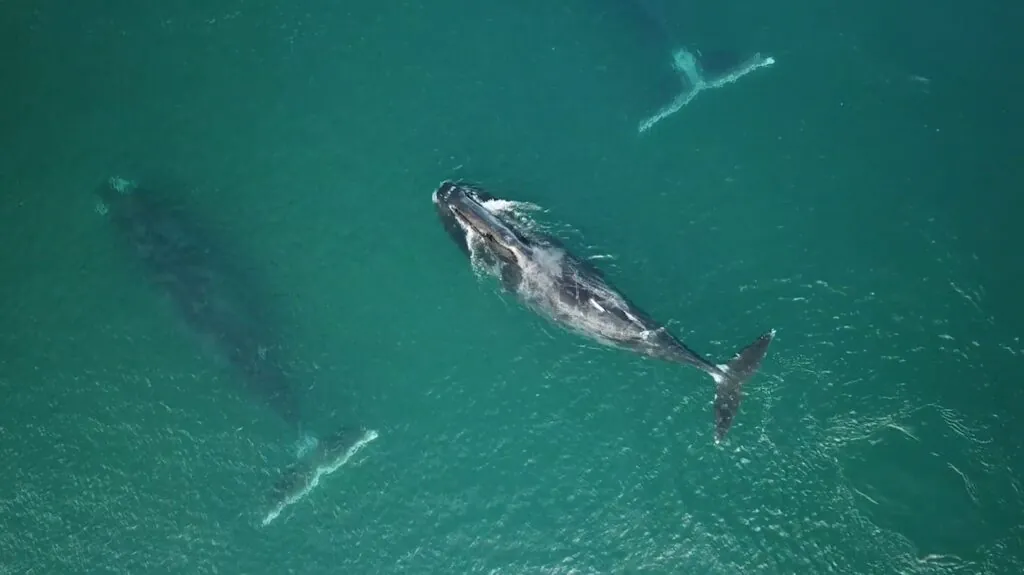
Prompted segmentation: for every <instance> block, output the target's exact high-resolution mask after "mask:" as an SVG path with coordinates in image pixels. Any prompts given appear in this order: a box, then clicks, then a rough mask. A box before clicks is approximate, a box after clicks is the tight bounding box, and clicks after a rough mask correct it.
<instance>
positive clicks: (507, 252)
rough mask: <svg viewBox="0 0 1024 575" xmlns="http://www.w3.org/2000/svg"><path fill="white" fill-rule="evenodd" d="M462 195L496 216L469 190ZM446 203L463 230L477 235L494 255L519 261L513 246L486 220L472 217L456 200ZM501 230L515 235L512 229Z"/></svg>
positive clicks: (480, 208)
mask: <svg viewBox="0 0 1024 575" xmlns="http://www.w3.org/2000/svg"><path fill="white" fill-rule="evenodd" d="M462 197H463V198H464V199H465V200H467V201H469V202H472V203H473V204H474V207H475V208H476V209H478V210H481V211H482V212H485V213H487V214H488V215H489V216H490V217H491V218H497V216H495V215H494V214H493V213H492V212H491V211H490V210H489V209H487V207H486V206H484V205H483V204H482V203H481V202H480V201H479V200H478V199H477V198H476V197H474V196H473V194H472V193H471V192H463V194H462ZM446 204H447V207H448V209H449V210H450V211H451V213H452V215H453V216H454V217H455V220H456V221H457V222H458V223H459V225H460V226H462V228H463V229H464V230H466V231H467V232H472V233H475V234H476V235H478V236H479V237H480V238H481V239H482V240H483V241H484V242H485V243H486V244H487V245H488V246H489V247H490V248H491V249H492V250H493V251H494V252H495V253H496V255H498V256H499V257H501V258H502V259H506V260H509V261H511V262H517V263H518V262H519V259H520V258H519V254H518V253H517V250H516V249H515V248H514V246H511V245H508V241H507V238H503V237H502V234H501V233H498V232H496V231H495V230H494V229H492V227H491V226H489V225H487V223H488V222H486V221H484V219H483V218H480V217H473V216H472V215H471V214H470V213H467V212H468V210H465V209H463V207H462V206H460V205H458V202H451V201H449V202H446ZM497 225H500V224H497ZM503 231H505V233H506V234H507V235H511V236H512V237H516V234H515V232H514V231H513V230H503ZM517 239H518V238H517Z"/></svg>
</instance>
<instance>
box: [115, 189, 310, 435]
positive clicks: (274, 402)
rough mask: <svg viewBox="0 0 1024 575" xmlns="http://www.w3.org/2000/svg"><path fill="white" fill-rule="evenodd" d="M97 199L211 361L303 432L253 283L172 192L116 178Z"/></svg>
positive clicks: (292, 389) (264, 307)
mask: <svg viewBox="0 0 1024 575" xmlns="http://www.w3.org/2000/svg"><path fill="white" fill-rule="evenodd" d="M96 195H97V197H98V200H99V202H98V203H97V211H99V212H100V213H101V214H103V215H104V216H106V218H107V219H108V220H109V221H110V223H111V224H112V226H113V228H114V230H115V231H116V235H117V239H118V240H119V243H120V244H121V247H122V248H126V250H127V252H128V253H129V254H130V255H131V256H134V257H133V259H134V260H136V262H137V263H139V264H141V268H142V270H143V272H144V274H145V276H146V278H147V280H148V281H149V283H150V284H151V285H152V286H153V287H155V288H156V289H157V290H158V291H159V292H160V293H162V294H163V295H164V296H166V297H167V298H168V299H169V300H170V302H171V303H172V304H173V307H174V309H175V311H176V312H177V314H178V315H179V316H180V317H181V319H182V320H184V324H185V325H186V326H187V328H188V330H189V331H190V332H191V333H192V335H194V336H196V337H197V338H198V340H199V341H200V342H202V344H203V345H202V347H203V348H204V351H206V352H207V354H208V355H212V356H213V357H210V359H213V360H215V361H217V362H218V363H219V364H221V365H224V364H227V365H228V366H229V367H230V369H231V371H233V374H232V375H233V377H231V379H232V380H234V381H235V382H237V383H240V384H241V385H242V387H243V388H244V390H245V391H246V392H247V393H249V394H250V395H251V396H252V397H253V398H255V399H257V400H258V401H260V402H261V403H262V404H263V405H266V406H268V407H269V408H270V409H271V410H272V412H273V413H274V414H276V415H277V417H278V418H279V419H280V420H281V421H282V422H284V424H285V425H286V426H288V427H289V428H290V429H292V430H294V431H295V432H296V433H297V434H298V433H299V432H300V427H301V425H302V417H301V415H302V414H301V409H300V402H299V397H298V394H297V393H296V389H295V385H294V383H293V382H292V381H291V378H290V377H289V375H288V374H287V373H286V371H285V369H284V365H283V364H282V362H280V361H278V360H277V358H276V357H275V355H276V351H277V350H278V349H280V347H281V346H280V344H279V342H278V339H277V338H278V335H277V329H276V328H275V326H273V325H272V321H271V320H270V317H269V316H270V312H269V306H268V305H267V304H266V302H264V301H261V300H262V299H263V298H261V297H260V296H258V295H257V293H256V288H255V286H254V285H253V282H252V281H251V279H250V278H248V277H245V274H243V273H242V272H241V270H240V268H239V267H237V265H236V264H235V263H233V262H232V261H231V260H230V259H229V258H228V257H227V256H226V255H225V254H224V253H222V252H221V251H220V250H219V249H218V248H217V246H216V245H215V243H216V242H214V241H212V240H211V238H210V234H209V233H208V232H207V231H206V230H205V229H203V227H202V226H201V225H200V224H199V223H198V221H197V220H196V218H195V217H194V216H193V215H191V214H189V213H188V212H187V209H186V206H185V205H184V203H183V202H182V201H181V199H180V198H175V197H173V196H171V195H170V194H168V193H166V190H164V189H162V188H154V187H140V186H138V185H136V184H134V183H133V182H129V181H127V180H124V179H121V178H111V179H110V180H108V181H107V182H104V183H103V184H102V185H100V186H99V188H98V190H97V192H96Z"/></svg>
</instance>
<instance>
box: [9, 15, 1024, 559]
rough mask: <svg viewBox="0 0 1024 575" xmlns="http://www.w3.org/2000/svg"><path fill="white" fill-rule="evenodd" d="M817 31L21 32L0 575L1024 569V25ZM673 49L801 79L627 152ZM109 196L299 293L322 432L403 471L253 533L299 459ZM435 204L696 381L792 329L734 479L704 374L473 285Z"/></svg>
mask: <svg viewBox="0 0 1024 575" xmlns="http://www.w3.org/2000/svg"><path fill="white" fill-rule="evenodd" d="M804 4H805V3H801V4H799V5H797V4H795V3H794V5H793V6H786V5H773V6H768V5H762V6H757V7H746V8H742V9H741V8H738V7H729V8H709V7H704V8H699V9H694V10H693V12H687V11H686V10H684V9H683V8H681V7H680V6H676V5H674V4H669V3H658V2H655V1H653V0H652V1H649V2H647V3H646V4H644V5H643V6H639V5H636V4H629V3H625V2H614V1H612V0H605V1H603V2H598V1H586V2H584V1H582V0H570V1H565V2H541V1H539V0H533V1H527V2H517V3H502V4H499V3H481V2H455V1H442V2H430V3H426V2H404V3H370V2H363V3H358V4H355V5H351V6H349V5H343V4H339V3H329V2H320V1H312V0H304V1H299V2H292V3H288V4H287V5H285V4H281V3H271V2H253V1H251V0H249V1H244V2H241V1H238V0H235V1H225V2H214V3H210V2H203V3H200V2H184V1H177V2H166V3H161V4H160V6H159V7H155V6H144V5H140V4H139V3H134V2H109V3H106V4H105V5H104V6H103V7H102V8H100V7H94V6H88V5H85V4H81V5H79V4H73V5H69V4H67V3H57V2H34V3H28V2H7V3H2V4H0V11H2V12H3V13H4V16H3V18H0V38H2V39H0V42H2V47H3V53H5V54H8V55H11V54H16V55H17V58H10V57H9V58H8V59H6V62H7V65H6V66H5V67H4V68H3V69H2V70H0V74H2V76H0V82H2V84H0V85H3V86H5V89H4V90H2V91H0V109H2V110H3V113H2V114H0V121H2V126H3V130H2V132H0V133H2V134H3V143H4V147H3V153H2V154H0V185H2V190H3V192H4V199H3V206H4V208H3V210H2V212H0V230H2V233H3V239H4V240H5V241H4V246H5V249H3V251H2V254H3V257H2V259H0V266H2V267H0V271H2V272H3V283H2V284H0V289H2V291H0V302H2V303H0V314H2V315H0V318H2V320H3V326H4V329H3V330H2V331H0V393H2V397H3V401H4V402H3V407H2V413H3V418H2V420H0V461H3V465H2V466H0V573H16V574H22V573H33V574H34V573H46V574H53V573H133V574H134V573H146V574H151V573H152V574H161V573H245V574H254V575H259V574H264V573H266V574H280V573H296V574H307V573H308V574H319V573H346V574H349V573H371V574H372V573H517V574H518V573H702V574H703V573H730V574H731V573H857V574H862V573H957V574H960V573H972V574H973V573H1018V572H1020V571H1021V567H1022V565H1021V559H1020V556H1021V552H1022V544H1021V541H1022V537H1024V531H1022V526H1021V520H1020V517H1021V516H1022V513H1021V511H1022V508H1024V501H1022V495H1021V475H1022V469H1021V467H1022V464H1021V456H1022V453H1021V448H1020V445H1021V444H1020V441H1019V437H1020V436H1021V432H1022V428H1021V423H1020V420H1019V419H1016V418H1015V417H1016V415H1017V409H1018V406H1019V405H1020V404H1021V391H1020V385H1019V382H1020V379H1021V375H1022V373H1024V368H1022V366H1021V358H1022V356H1024V343H1022V342H1021V341H1020V339H1019V337H1020V335H1021V334H1020V331H1019V328H1018V325H1020V323H1021V321H1022V320H1024V310H1022V308H1021V307H1020V306H1019V305H1018V304H1017V294H1018V293H1019V286H1020V285H1021V281H1022V279H1024V274H1022V271H1021V266H1020V263H1019V258H1018V257H1017V256H1016V254H1015V252H1014V250H1013V249H1012V246H1014V245H1017V244H1018V243H1019V242H1020V238H1019V237H1020V233H1019V231H1018V229H1017V227H1016V220H1017V219H1018V218H1019V217H1020V215H1021V214H1022V213H1024V206H1022V205H1021V200H1020V198H1019V196H1018V195H1017V194H1015V193H1014V192H1015V190H1016V189H1017V188H1018V187H1019V184H1018V182H1019V181H1020V177H1021V176H1024V173H1022V168H1021V163H1020V162H1019V158H1020V155H1021V154H1020V147H1019V143H1018V142H1017V141H1016V140H1017V138H1015V137H1013V135H1012V134H1013V133H1019V130H1020V128H1022V127H1024V116H1022V114H1021V112H1020V111H1019V109H1017V107H1016V106H1015V105H1014V103H1015V102H1016V101H1017V100H1019V99H1020V96H1019V92H1020V91H1022V90H1024V85H1022V81H1021V78H1020V76H1019V75H1013V74H1009V73H1007V71H1008V70H1011V69H1012V65H1013V64H1014V63H1015V62H1019V61H1020V56H1021V52H1022V49H1021V47H1020V46H1019V45H1017V44H1015V43H1013V42H1011V36H1012V35H1011V33H1010V30H1011V29H1013V28H1012V27H1010V26H1011V25H1010V23H1011V22H1019V21H1021V20H1020V19H1021V17H1024V14H1021V9H1020V8H1018V7H1012V6H1002V5H998V4H995V3H989V4H982V5H979V6H978V7H974V8H970V9H968V8H967V7H966V6H963V7H956V6H953V5H948V6H946V7H945V9H944V10H943V11H942V12H941V13H938V14H931V13H930V12H928V11H927V9H926V8H925V7H926V6H929V5H927V4H923V3H911V2H897V3H893V2H885V3H882V2H868V3H859V4H858V5H857V6H856V7H854V6H852V5H851V6H850V7H836V6H820V7H815V8H808V7H806V6H805V5H804ZM652 18H654V19H653V20H652ZM1001 23H1005V25H1006V26H1007V28H1005V29H1004V28H1001V27H1000V24H1001ZM681 43H686V44H692V45H698V46H699V45H703V46H708V45H710V46H713V47H722V46H725V47H736V48H737V49H741V50H745V51H754V50H764V51H765V52H768V53H771V54H773V55H774V56H775V57H776V58H777V60H778V64H776V65H775V66H774V67H772V68H771V69H769V70H762V71H759V72H757V73H755V74H752V75H751V76H749V77H747V78H744V79H742V80H740V81H739V82H737V83H736V84H733V85H731V86H728V87H725V88H722V89H720V90H716V91H714V92H709V93H704V94H701V96H700V97H699V98H697V99H696V100H695V101H694V102H693V103H692V104H691V105H689V106H687V107H686V108H684V109H683V110H682V111H681V112H679V113H678V114H677V115H675V116H673V117H671V118H670V119H668V120H665V121H664V122H663V123H661V124H659V125H658V126H656V127H655V128H654V129H652V130H651V131H650V132H648V133H645V134H644V135H643V136H639V135H638V134H637V133H636V126H637V123H638V122H639V121H640V120H642V119H643V118H644V117H646V116H648V115H650V114H652V113H654V112H655V111H656V110H657V109H658V108H659V107H660V106H662V105H664V104H665V103H667V102H668V101H669V100H671V98H672V97H674V95H675V94H676V92H677V91H678V89H679V84H678V79H677V77H676V76H675V74H674V73H673V71H672V69H671V67H670V64H671V60H670V51H671V49H672V48H673V47H674V46H675V45H677V44H681ZM114 174H120V175H124V176H125V177H132V178H137V179H140V180H147V181H169V180H173V181H177V182H182V183H183V185H184V186H185V188H184V189H185V190H187V192H188V194H187V196H186V199H187V201H188V202H189V204H190V206H191V207H192V208H193V210H194V211H195V212H196V213H199V214H202V215H203V218H204V219H205V220H206V221H208V222H209V223H210V225H211V226H213V227H214V228H216V230H217V231H218V232H219V233H218V235H219V236H220V237H222V238H224V241H225V243H226V244H225V245H226V248H225V249H227V250H229V252H230V253H232V254H234V255H235V257H237V258H238V261H239V262H244V263H245V265H246V266H248V267H250V268H251V269H252V270H254V273H255V274H256V275H257V276H258V277H259V278H260V280H261V284H262V285H261V288H262V289H264V290H266V291H267V292H269V293H271V294H273V298H272V299H273V301H274V304H275V305H276V309H275V312H276V313H277V314H278V315H280V316H281V317H282V336H283V339H284V341H287V342H289V344H290V345H289V347H288V349H287V350H285V351H286V352H287V354H288V355H289V357H290V358H291V361H292V363H293V370H294V372H295V373H296V376H297V378H298V379H299V380H300V381H301V382H302V384H303V397H304V400H305V406H306V408H307V411H308V413H309V418H308V425H309V427H310V429H311V430H313V431H315V432H317V433H320V434H323V433H328V432H329V431H330V430H331V429H332V428H333V427H334V426H336V425H337V424H338V423H339V422H352V421H357V422H359V423H360V424H361V425H365V426H368V427H371V428H373V429H376V430H378V431H379V432H380V437H379V438H378V439H377V440H376V441H375V442H373V443H372V444H371V445H369V446H368V447H367V448H366V449H365V450H363V451H362V452H360V454H359V455H358V456H357V457H356V459H355V460H354V461H353V462H351V463H350V464H349V465H347V466H345V467H344V468H342V469H341V470H340V471H339V472H337V473H335V474H334V475H332V476H330V477H329V479H328V480H325V481H324V483H323V485H321V486H320V487H318V488H317V489H316V490H315V491H314V492H313V493H312V494H311V495H310V496H309V497H308V498H307V499H305V500H303V501H302V502H300V503H298V504H296V505H294V506H291V507H289V508H288V509H287V510H286V511H285V512H284V513H283V514H282V516H281V517H280V518H279V519H278V520H277V521H275V522H274V523H273V524H271V525H270V526H268V527H266V528H261V527H260V526H259V521H260V518H261V517H262V516H263V514H265V513H266V511H267V507H268V504H267V501H266V499H267V497H268V496H269V493H270V490H271V487H272V485H273V483H274V481H275V480H276V479H277V478H278V476H279V474H280V472H281V470H282V469H283V468H284V467H285V466H286V465H288V464H289V463H291V462H292V461H293V454H292V450H293V448H294V442H295V440H296V437H294V435H292V434H291V432H290V431H289V430H287V429H285V428H284V426H283V425H281V424H279V423H278V422H277V420H275V419H274V417H273V416H272V415H271V414H270V412H269V411H267V410H266V409H265V408H263V407H262V406H260V405H258V404H256V403H254V402H251V401H249V398H248V397H246V396H245V395H243V394H241V393H239V392H238V391H237V387H236V386H235V385H234V384H233V382H232V381H231V376H230V374H229V373H227V372H226V371H225V370H224V369H223V368H222V366H219V365H217V364H216V363H215V362H211V361H210V359H209V358H208V357H206V356H204V355H203V354H202V350H201V349H200V347H199V346H197V345H196V342H195V341H194V339H193V338H191V337H190V336H189V334H188V333H187V332H186V331H185V330H183V329H182V328H181V325H180V320H178V318H177V317H176V314H175V312H174V309H173V307H172V306H170V305H169V303H168V302H167V301H165V300H164V299H162V298H161V297H160V296H159V294H156V293H154V291H153V290H152V289H150V287H149V286H148V285H147V284H146V283H145V280H144V278H143V277H142V276H141V275H140V273H139V270H138V268H137V267H134V266H133V265H131V262H130V261H127V260H126V259H125V258H124V257H123V255H124V254H123V253H122V252H120V251H119V250H117V249H115V248H116V245H115V243H114V241H113V238H112V234H111V230H110V229H109V228H108V227H107V226H106V222H105V221H104V219H103V218H101V217H100V216H99V215H98V214H96V213H95V211H94V198H93V196H92V195H91V192H92V190H93V189H94V188H95V186H96V185H97V184H98V183H99V182H101V181H103V180H104V179H105V178H107V177H109V176H111V175H114ZM446 177H467V178H472V179H475V180H478V181H481V182H484V183H485V184H486V185H488V186H489V187H491V188H493V189H494V190H496V191H497V192H498V193H499V195H505V196H508V197H510V198H511V199H517V200H523V201H530V202H534V203H537V204H539V205H541V206H543V207H544V208H545V209H546V210H547V212H546V213H544V214H543V215H542V217H543V218H545V220H546V221H549V222H551V223H552V225H554V226H556V227H557V228H558V229H559V230H560V231H561V233H562V235H563V236H564V237H565V239H566V241H567V243H569V245H570V246H572V247H573V248H574V249H577V250H579V251H580V252H581V253H598V254H611V255H613V256H614V259H611V260H602V265H603V266H604V267H605V269H606V270H607V272H608V276H609V277H610V279H611V280H612V281H613V282H615V284H616V285H617V286H618V287H620V288H621V289H622V290H623V291H624V292H625V293H627V294H628V295H629V296H630V297H631V299H633V300H634V301H636V302H637V303H638V304H640V305H641V306H642V307H644V308H645V309H646V310H647V311H649V312H650V313H651V314H652V315H654V316H655V317H658V318H660V319H662V320H664V321H668V322H669V323H670V327H671V328H672V329H673V330H674V331H675V332H676V333H677V334H679V335H680V336H681V337H682V338H683V339H684V340H686V341H687V342H688V343H689V344H691V345H692V346H693V347H695V348H696V349H698V350H699V351H701V352H702V353H704V354H706V355H708V356H710V357H712V358H715V359H724V358H726V357H728V356H729V355H730V354H732V353H733V352H734V351H735V350H736V349H738V348H739V347H741V346H743V345H745V344H746V343H748V342H750V341H751V340H753V338H754V337H756V336H757V335H758V334H759V333H761V332H762V331H764V330H766V329H769V328H776V329H778V337H777V339H776V341H775V342H774V343H773V344H772V348H771V350H770V353H769V356H768V359H767V361H766V363H765V365H764V367H763V368H762V373H761V375H760V376H759V377H758V379H756V380H755V381H754V382H753V383H752V384H751V385H750V386H749V392H748V395H747V397H746V399H745V401H744V403H743V406H742V410H741V413H740V415H739V417H738V419H737V422H736V424H735V426H734V428H733V430H732V431H731V432H730V435H729V442H728V444H727V445H726V446H725V447H724V448H716V447H715V446H714V445H713V443H712V437H713V419H712V413H711V406H710V402H711V400H712V397H713V389H712V387H711V382H710V380H709V379H708V378H707V377H706V376H704V375H703V374H700V373H698V372H696V371H695V370H688V369H682V368H679V367H676V366H672V365H667V364H660V363H655V362H651V361H647V360H643V359H640V358H637V357H634V356H632V355H629V354H626V353H623V352H619V351H614V350H609V349H604V348H601V347H598V346H597V345H595V344H592V343H589V342H587V341H586V340H581V339H580V338H578V337H576V336H574V335H572V334H568V333H564V332H563V331H561V330H558V329H556V328H553V327H551V326H550V325H548V324H547V323H546V322H545V321H544V320H542V319H540V318H538V317H535V316H533V315H531V314H530V313H528V312H526V311H525V310H523V309H522V308H521V306H519V305H518V304H516V303H515V302H514V301H512V300H509V299H507V298H504V297H503V296H502V295H501V294H500V290H499V288H498V286H497V285H494V284H493V283H492V282H487V281H482V280H479V279H477V278H476V277H475V276H474V274H473V273H472V271H471V270H470V269H469V266H468V265H467V263H466V262H465V261H464V259H462V258H461V255H460V254H459V253H458V251H457V250H456V249H455V248H454V247H453V246H452V245H451V242H450V241H449V240H448V238H447V236H446V235H445V234H444V233H443V230H442V228H441V227H440V225H439V224H438V222H437V220H436V217H435V215H434V212H433V209H432V206H431V205H430V193H431V191H433V189H434V187H435V186H436V185H437V183H438V182H439V181H441V180H442V179H444V178H446Z"/></svg>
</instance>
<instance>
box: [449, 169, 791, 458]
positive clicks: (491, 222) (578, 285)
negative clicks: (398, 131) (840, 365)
mask: <svg viewBox="0 0 1024 575" xmlns="http://www.w3.org/2000/svg"><path fill="white" fill-rule="evenodd" d="M433 202H434V206H435V208H436V209H437V213H438V215H439V216H440V219H441V222H442V224H443V225H444V227H445V229H446V231H447V232H448V234H449V235H450V236H451V237H452V239H453V240H454V241H455V242H456V245H458V246H459V247H460V248H461V249H462V251H463V252H464V253H465V254H466V255H468V256H469V257H470V258H471V260H473V261H474V263H475V264H476V265H478V266H480V267H483V268H485V269H488V270H490V271H492V273H493V274H494V275H497V276H499V277H500V278H501V282H502V284H503V285H504V287H505V289H506V290H507V291H509V292H511V293H514V294H515V295H516V296H517V297H518V298H519V299H520V300H521V301H522V302H523V303H524V304H526V305H527V306H528V307H529V308H531V309H533V310H534V311H535V312H537V313H539V314H540V315H542V316H544V317H547V318H549V319H550V320H552V321H553V322H555V323H556V324H559V325H561V326H563V327H566V328H568V329H570V330H572V331H575V332H577V333H580V334H582V335H584V336H586V337H589V338H591V339H593V340H595V341H598V342H600V343H602V344H604V345H608V346H613V347H618V348H623V349H627V350H629V351H633V352H635V353H639V354H641V355H644V356H647V357H653V358H658V359H662V360H667V361H671V362H674V363H680V364H683V365H689V366H692V367H696V368H697V369H700V370H701V371H703V372H705V373H707V374H708V375H710V376H711V378H712V379H713V380H714V381H715V388H716V391H715V401H714V410H715V441H716V443H717V442H720V441H721V440H722V439H723V438H724V437H725V434H726V433H727V432H728V430H729V428H730V426H731V425H732V422H733V419H734V418H735V416H736V413H737V412H738V411H739V405H740V399H741V393H742V387H743V384H744V383H745V382H747V381H748V380H750V379H751V378H752V377H753V376H754V374H755V373H756V372H757V370H758V368H759V367H760V365H761V362H762V360H763V359H764V357H765V354H766V353H767V351H768V345H769V344H770V343H771V341H772V338H773V337H774V335H775V331H774V330H772V331H769V332H767V333H764V334H763V335H761V336H760V337H759V338H757V339H756V340H755V341H754V342H753V343H751V344H750V345H749V346H747V347H746V348H745V349H743V350H742V351H740V352H739V353H738V354H737V355H736V357H735V358H733V359H732V360H731V361H729V362H727V363H724V364H717V365H716V364H714V363H712V362H710V361H708V360H706V359H704V358H703V357H701V356H700V355H699V354H697V353H696V352H694V351H693V350H691V349H690V348H688V347H687V346H686V345H685V344H684V343H683V342H681V341H680V340H679V339H677V338H676V337H675V336H673V335H672V334H671V333H669V331H668V329H667V328H666V327H665V326H664V325H662V324H660V323H658V322H656V321H655V320H654V319H653V318H651V317H650V316H648V315H647V314H646V313H645V312H644V311H643V310H641V309H640V308H638V307H637V306H636V305H634V304H633V303H632V302H630V301H629V300H627V299H626V297H625V296H624V295H622V294H621V293H619V292H618V291H617V290H616V289H615V288H614V287H612V286H611V284H610V283H609V282H608V281H606V280H605V278H604V277H603V275H602V274H601V272H600V271H599V270H598V269H597V268H595V267H594V266H592V265H590V264H589V263H587V262H585V261H583V260H581V259H579V258H577V257H575V256H573V255H572V254H571V253H569V252H568V250H566V249H565V247H564V246H562V245H561V244H560V243H559V242H558V241H557V240H556V239H555V238H553V237H550V236H547V235H545V234H542V233H539V232H537V231H535V230H533V229H531V228H530V227H528V226H525V225H523V224H522V223H521V222H520V221H518V220H516V219H514V218H512V217H510V216H508V215H507V214H506V213H505V212H504V211H503V210H502V209H501V208H502V203H501V201H499V200H496V199H495V198H494V197H493V196H491V195H490V194H488V193H487V192H485V191H484V190H483V189H481V188H479V187H476V186H470V185H466V184H462V183H455V182H450V181H445V182H442V183H441V185H440V187H439V188H438V189H437V190H436V191H435V192H434V194H433ZM505 203H506V204H507V202H505Z"/></svg>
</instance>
